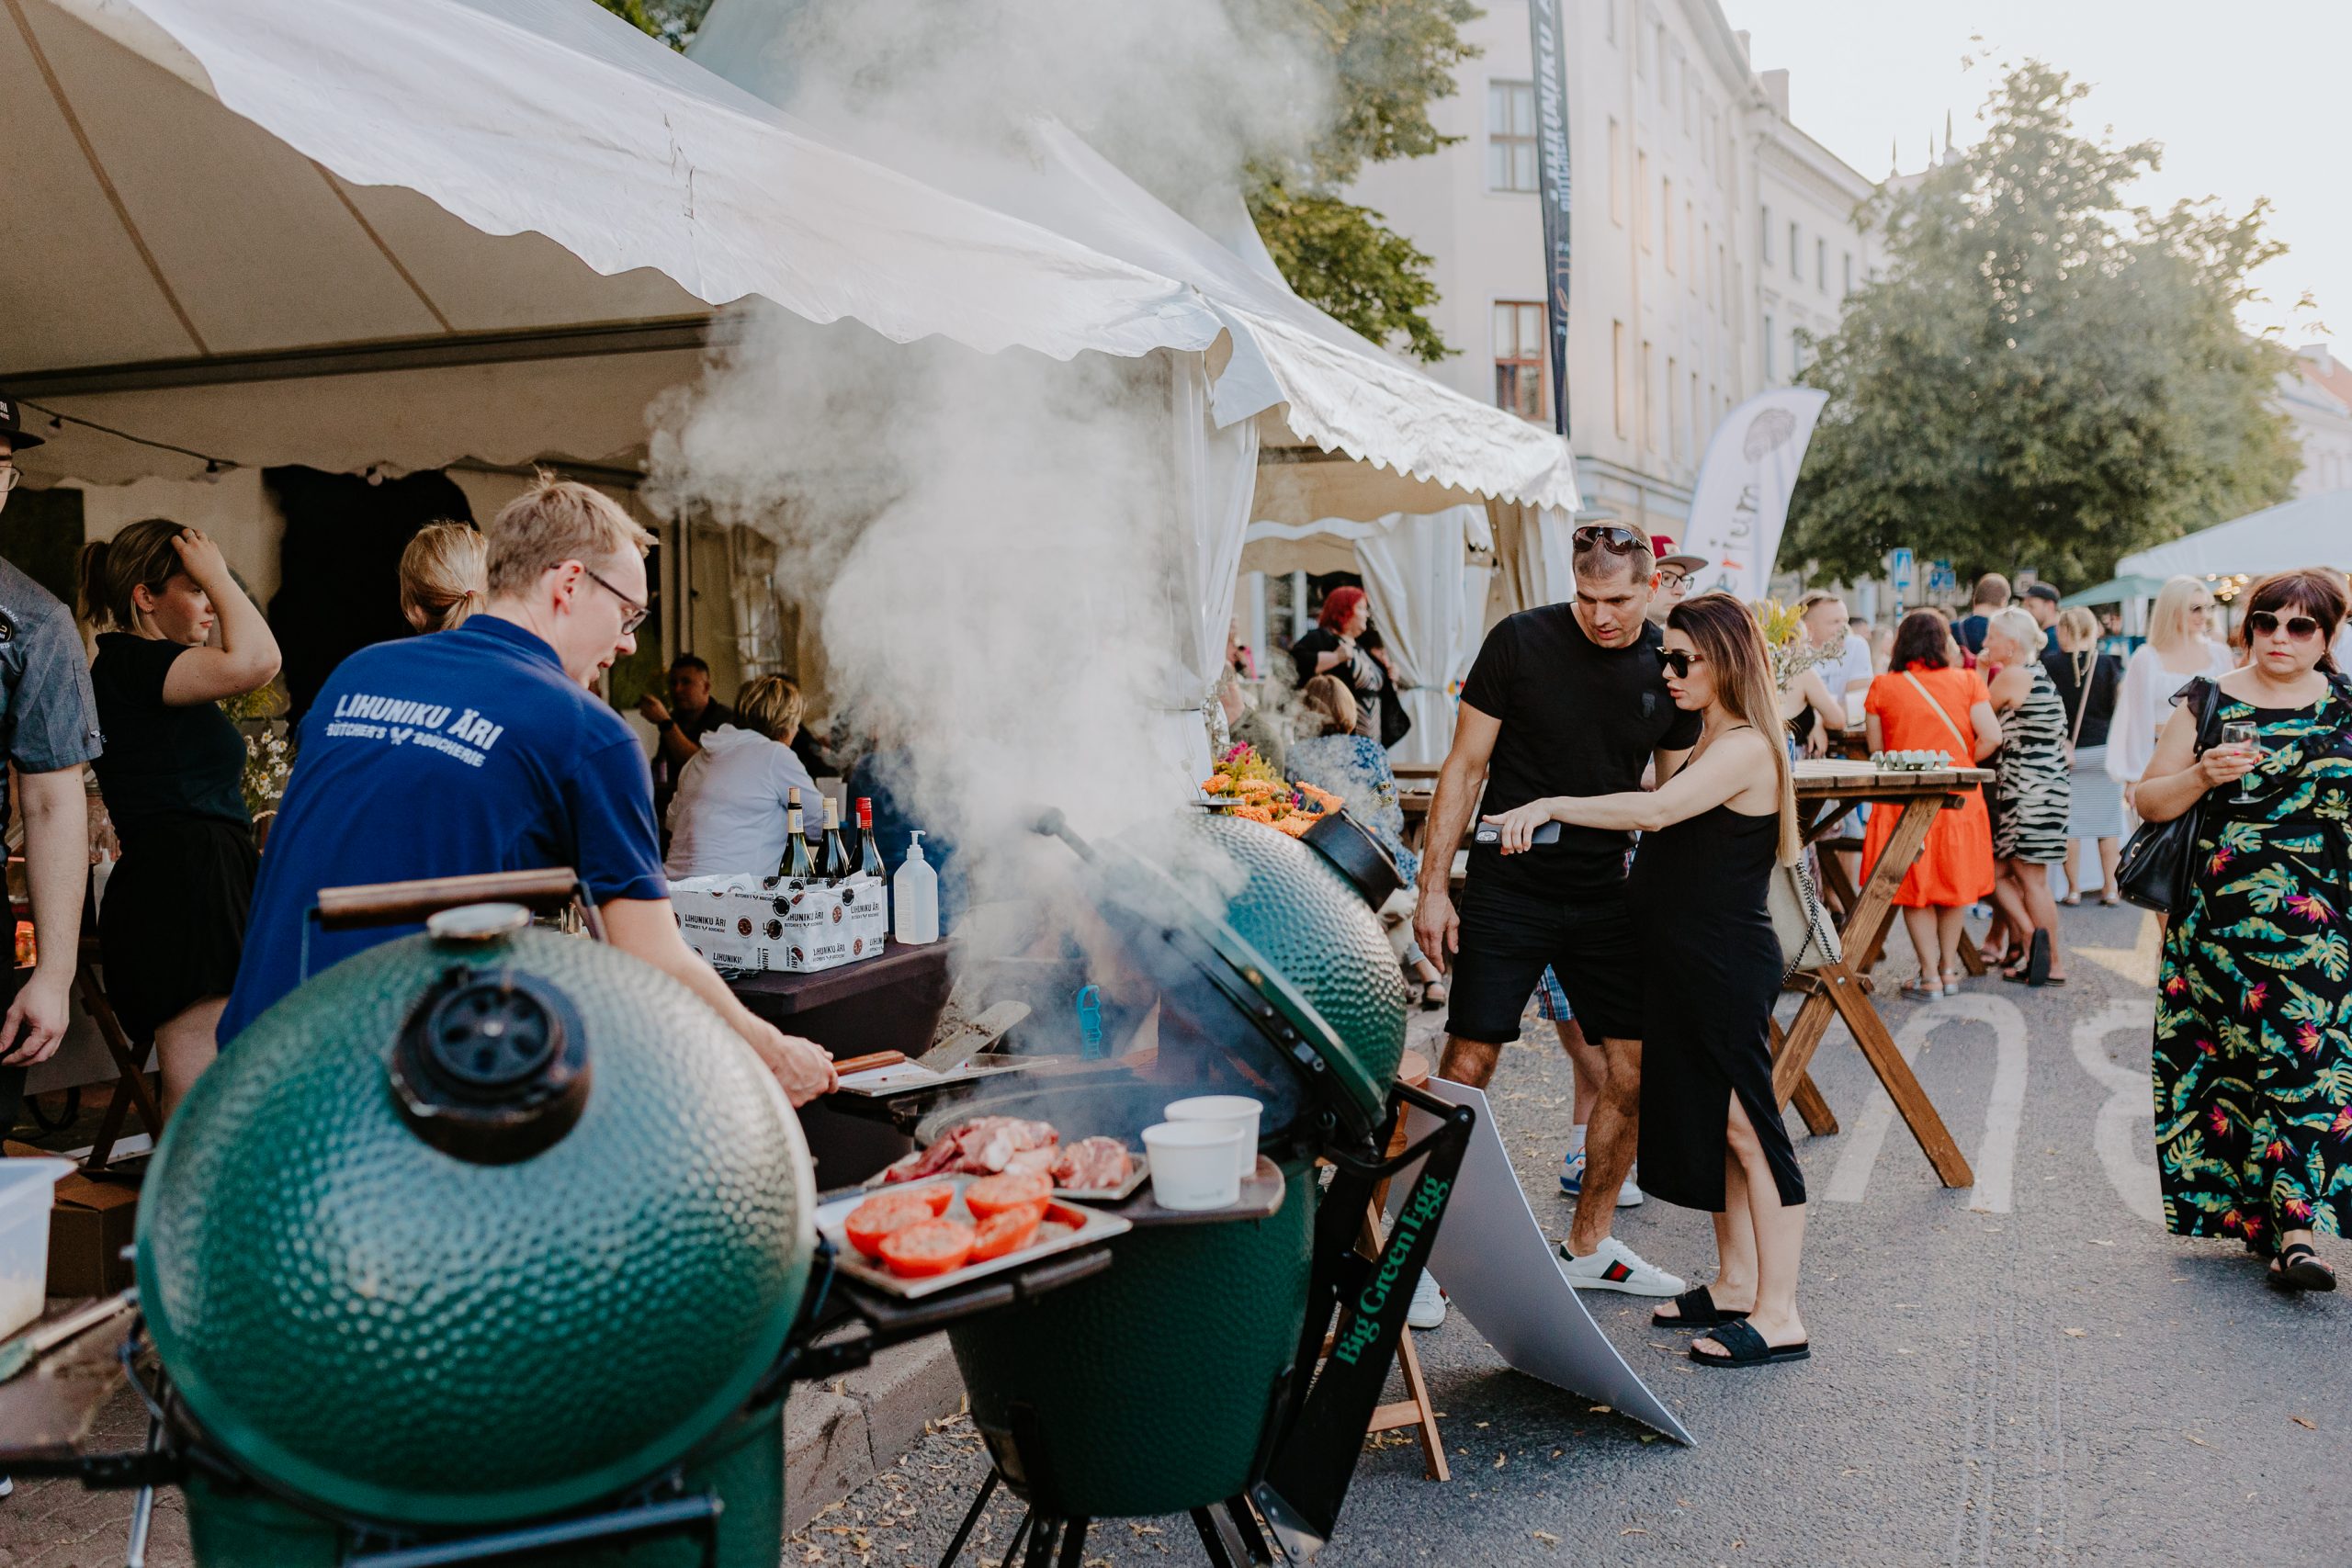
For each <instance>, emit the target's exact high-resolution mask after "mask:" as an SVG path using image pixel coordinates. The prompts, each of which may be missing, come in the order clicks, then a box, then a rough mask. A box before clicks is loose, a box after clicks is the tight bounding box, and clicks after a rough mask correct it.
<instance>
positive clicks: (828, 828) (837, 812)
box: [817, 795, 856, 886]
mask: <svg viewBox="0 0 2352 1568" xmlns="http://www.w3.org/2000/svg"><path fill="white" fill-rule="evenodd" d="M854 869H856V868H855V867H854V866H852V865H851V864H850V859H849V847H848V846H847V845H845V844H843V843H842V805H841V802H840V801H838V800H835V799H834V798H833V797H832V796H831V795H827V796H825V838H824V848H823V850H822V851H821V852H820V853H819V855H818V857H817V874H818V876H819V877H820V878H821V879H822V880H823V881H824V883H825V885H826V886H831V885H832V884H834V883H836V882H841V881H844V880H846V879H847V878H848V876H849V874H850V873H851V872H852V871H854Z"/></svg>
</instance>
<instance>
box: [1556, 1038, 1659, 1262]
mask: <svg viewBox="0 0 2352 1568" xmlns="http://www.w3.org/2000/svg"><path fill="white" fill-rule="evenodd" d="M1600 1050H1601V1055H1603V1056H1604V1057H1606V1058H1607V1061H1608V1071H1607V1075H1606V1076H1605V1077H1603V1078H1602V1079H1601V1084H1600V1103H1599V1104H1597V1105H1595V1106H1594V1107H1593V1111H1592V1120H1591V1121H1590V1122H1588V1123H1587V1124H1586V1127H1585V1135H1584V1190H1583V1192H1582V1193H1580V1194H1579V1195H1578V1196H1577V1217H1576V1222H1575V1223H1574V1224H1571V1225H1570V1226H1569V1227H1568V1250H1569V1251H1570V1252H1572V1253H1574V1254H1575V1255H1576V1256H1577V1257H1578V1258H1582V1257H1584V1256H1585V1255H1586V1254H1588V1253H1589V1252H1590V1251H1592V1249H1593V1248H1594V1247H1599V1246H1600V1244H1601V1241H1602V1240H1603V1239H1604V1238H1605V1237H1607V1235H1609V1226H1610V1223H1611V1218H1612V1217H1613V1216H1614V1215H1615V1214H1616V1213H1617V1192H1618V1190H1619V1189H1620V1188H1622V1187H1623V1186H1624V1185H1625V1173H1626V1172H1627V1171H1628V1170H1631V1169H1632V1168H1633V1166H1634V1145H1635V1143H1636V1142H1637V1140H1638V1137H1639V1134H1640V1126H1641V1114H1642V1043H1641V1042H1640V1041H1638V1040H1609V1039H1603V1040H1602V1041H1601V1043H1600Z"/></svg>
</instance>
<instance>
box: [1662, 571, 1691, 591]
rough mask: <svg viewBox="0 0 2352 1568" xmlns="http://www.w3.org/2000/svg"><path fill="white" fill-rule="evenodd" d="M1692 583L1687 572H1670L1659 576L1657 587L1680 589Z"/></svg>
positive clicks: (1663, 572)
mask: <svg viewBox="0 0 2352 1568" xmlns="http://www.w3.org/2000/svg"><path fill="white" fill-rule="evenodd" d="M1689 581H1691V574H1690V573H1689V572H1687V571H1674V570H1666V571H1661V572H1659V573H1658V574H1657V585H1658V586H1659V587H1660V588H1679V587H1681V586H1683V585H1684V584H1685V583H1687V582H1689Z"/></svg>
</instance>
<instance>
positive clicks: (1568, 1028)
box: [1552, 1019, 1609, 1127]
mask: <svg viewBox="0 0 2352 1568" xmlns="http://www.w3.org/2000/svg"><path fill="white" fill-rule="evenodd" d="M1552 1028H1553V1029H1554V1030H1555V1032H1557V1033H1558V1034H1559V1036H1560V1049H1561V1050H1563V1051H1565V1052H1566V1053H1567V1055H1568V1068H1569V1070H1570V1071H1571V1072H1572V1073H1573V1074H1574V1075H1575V1076H1576V1085H1577V1089H1576V1119H1577V1126H1579V1127H1582V1126H1585V1125H1587V1124H1589V1122H1591V1121H1592V1112H1593V1109H1594V1108H1595V1107H1596V1106H1598V1105H1599V1104H1600V1086H1601V1085H1602V1084H1603V1083H1605V1082H1606V1081H1607V1080H1608V1077H1609V1058H1608V1057H1606V1056H1604V1055H1601V1054H1600V1046H1598V1045H1595V1044H1594V1043H1592V1042H1591V1041H1589V1040H1587V1039H1586V1038H1585V1037H1584V1025H1583V1024H1580V1023H1578V1022H1577V1021H1576V1020H1575V1019H1570V1020H1568V1021H1566V1023H1555V1024H1554V1025H1553V1026H1552Z"/></svg>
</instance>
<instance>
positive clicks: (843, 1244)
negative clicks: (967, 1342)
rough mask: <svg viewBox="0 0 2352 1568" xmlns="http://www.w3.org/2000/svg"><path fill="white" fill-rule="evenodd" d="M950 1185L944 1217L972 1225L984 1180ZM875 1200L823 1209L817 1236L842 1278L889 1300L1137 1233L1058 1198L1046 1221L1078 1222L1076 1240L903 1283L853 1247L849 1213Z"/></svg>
mask: <svg viewBox="0 0 2352 1568" xmlns="http://www.w3.org/2000/svg"><path fill="white" fill-rule="evenodd" d="M950 1179H951V1180H952V1181H953V1182H954V1183H955V1187H956V1197H955V1200H954V1201H952V1202H950V1203H949V1204H948V1205H947V1212H946V1213H945V1214H944V1215H943V1216H942V1217H943V1218H946V1219H958V1220H963V1221H966V1222H967V1223H968V1222H970V1220H971V1218H972V1214H971V1211H970V1210H968V1209H967V1208H965V1207H964V1189H965V1188H967V1187H968V1186H970V1185H971V1184H972V1183H973V1182H975V1181H978V1180H979V1179H980V1178H978V1177H977V1176H957V1177H953V1178H950ZM937 1185H938V1182H937V1181H935V1180H933V1181H909V1182H903V1183H901V1184H899V1187H898V1188H896V1189H892V1190H898V1191H906V1192H919V1191H921V1190H923V1189H924V1188H926V1187H935V1186H937ZM873 1196H874V1194H873V1193H871V1192H860V1193H858V1194H857V1195H856V1196H855V1197H852V1198H836V1199H834V1200H833V1201H831V1202H830V1203H826V1204H823V1205H821V1206H820V1207H819V1209H818V1210H817V1216H816V1218H817V1230H818V1233H819V1234H820V1235H822V1236H824V1238H825V1239H826V1240H827V1241H830V1242H831V1243H832V1244H833V1251H834V1253H835V1255H836V1259H835V1260H836V1265H837V1267H839V1268H840V1269H841V1271H842V1273H844V1274H846V1275H848V1276H849V1277H850V1278H851V1279H853V1280H856V1281H857V1282H858V1283H860V1284H862V1285H866V1286H869V1287H871V1288H872V1289H874V1290H876V1291H880V1292H883V1293H884V1294H886V1295H891V1296H897V1297H898V1298H899V1299H900V1300H902V1301H920V1300H922V1298H923V1297H925V1296H931V1295H936V1294H938V1293H939V1292H942V1291H951V1290H954V1289H956V1287H957V1286H959V1285H968V1284H970V1283H971V1282H972V1281H973V1280H984V1279H986V1278H988V1276H989V1275H991V1274H1001V1273H1003V1272H1004V1271H1005V1270H1007V1269H1020V1268H1024V1267H1026V1266H1027V1265H1029V1264H1032V1263H1035V1262H1036V1261H1037V1260H1038V1259H1040V1258H1051V1257H1053V1256H1054V1255H1055V1254H1057V1253H1061V1252H1075V1251H1076V1250H1078V1249H1079V1248H1080V1247H1093V1246H1095V1245H1097V1244H1099V1243H1102V1242H1105V1241H1108V1240H1110V1239H1111V1238H1112V1237H1113V1236H1114V1235H1125V1234H1126V1233H1127V1232H1128V1231H1131V1230H1133V1229H1134V1228H1135V1227H1134V1226H1133V1225H1132V1224H1128V1223H1127V1222H1126V1221H1125V1220H1123V1219H1121V1218H1120V1217H1119V1216H1118V1215H1116V1214H1106V1213H1103V1212H1102V1211H1101V1210H1100V1209H1089V1208H1086V1207H1083V1206H1082V1205H1080V1204H1077V1203H1071V1202H1068V1201H1064V1199H1063V1198H1062V1196H1061V1195H1060V1194H1059V1193H1056V1194H1054V1195H1053V1197H1051V1198H1050V1199H1048V1200H1047V1202H1046V1218H1047V1219H1060V1220H1063V1221H1066V1222H1075V1223H1076V1224H1077V1225H1078V1229H1077V1230H1076V1231H1075V1232H1073V1233H1072V1234H1071V1235H1066V1236H1063V1237H1062V1238H1061V1239H1059V1240H1058V1241H1046V1242H1039V1243H1037V1244H1036V1245H1035V1246H1034V1247H1023V1248H1022V1249H1021V1250H1020V1251H1018V1252H1009V1253H1007V1254H1005V1255H1004V1256H1003V1257H1002V1258H989V1260H988V1261H987V1262H985V1263H967V1264H966V1265H965V1266H964V1267H963V1268H961V1269H956V1270H954V1271H952V1272H950V1273H946V1274H935V1275H933V1276H932V1277H931V1278H929V1279H925V1280H901V1279H899V1277H898V1276H897V1275H896V1274H893V1273H891V1272H890V1271H889V1270H888V1269H885V1268H883V1267H882V1266H881V1265H880V1264H878V1263H876V1262H873V1261H871V1260H869V1259H868V1258H866V1257H865V1254H864V1253H862V1252H860V1251H858V1250H857V1249H856V1248H855V1247H852V1246H850V1244H849V1236H848V1235H847V1234H846V1224H847V1222H848V1219H849V1216H850V1211H851V1210H853V1209H854V1208H856V1207H857V1206H858V1205H859V1204H860V1203H863V1202H865V1201H866V1200H867V1199H869V1198H872V1197H873ZM1057 1211H1058V1213H1057Z"/></svg>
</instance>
